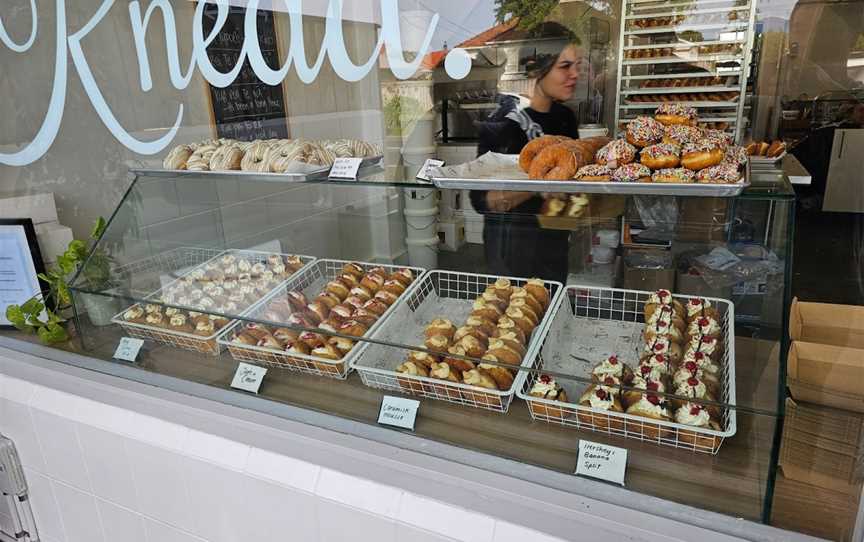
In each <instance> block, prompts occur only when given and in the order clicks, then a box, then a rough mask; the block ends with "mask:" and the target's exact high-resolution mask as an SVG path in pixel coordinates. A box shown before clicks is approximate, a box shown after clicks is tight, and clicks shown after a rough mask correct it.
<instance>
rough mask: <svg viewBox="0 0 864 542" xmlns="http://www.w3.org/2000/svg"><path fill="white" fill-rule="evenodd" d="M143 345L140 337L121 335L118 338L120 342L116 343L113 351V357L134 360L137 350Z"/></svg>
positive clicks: (136, 356)
mask: <svg viewBox="0 0 864 542" xmlns="http://www.w3.org/2000/svg"><path fill="white" fill-rule="evenodd" d="M142 346H144V341H143V340H141V339H130V338H129V337H123V338H122V339H120V344H118V345H117V350H115V351H114V359H121V360H123V361H131V362H134V361H135V359H136V358H138V352H140V351H141V347H142Z"/></svg>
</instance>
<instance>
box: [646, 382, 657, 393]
mask: <svg viewBox="0 0 864 542" xmlns="http://www.w3.org/2000/svg"><path fill="white" fill-rule="evenodd" d="M645 387H646V388H648V389H649V390H651V391H657V390H659V389H660V384H658V383H657V382H653V381H652V382H646V383H645Z"/></svg>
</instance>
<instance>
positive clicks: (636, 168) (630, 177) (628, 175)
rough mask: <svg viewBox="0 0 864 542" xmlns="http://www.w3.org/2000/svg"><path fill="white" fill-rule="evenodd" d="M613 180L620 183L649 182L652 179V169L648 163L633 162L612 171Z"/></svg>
mask: <svg viewBox="0 0 864 542" xmlns="http://www.w3.org/2000/svg"><path fill="white" fill-rule="evenodd" d="M612 180H613V181H615V182H619V183H647V182H650V181H651V170H650V169H648V166H646V165H643V164H639V163H636V162H633V163H632V164H626V165H623V166H621V167H619V168H618V169H616V170H615V171H614V172H613V173H612Z"/></svg>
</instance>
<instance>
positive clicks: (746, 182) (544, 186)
mask: <svg viewBox="0 0 864 542" xmlns="http://www.w3.org/2000/svg"><path fill="white" fill-rule="evenodd" d="M432 183H433V184H434V185H435V186H436V187H438V188H450V189H459V190H516V191H522V192H564V193H569V194H572V193H584V194H621V195H641V196H704V197H714V198H731V197H735V196H738V195H739V194H741V192H743V191H744V189H745V188H747V187H748V186H750V172H749V169H748V168H745V169H744V177H743V178H742V181H741V182H739V183H735V184H703V183H683V184H682V183H616V182H585V181H532V180H529V179H460V178H448V177H433V178H432Z"/></svg>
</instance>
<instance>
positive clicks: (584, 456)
mask: <svg viewBox="0 0 864 542" xmlns="http://www.w3.org/2000/svg"><path fill="white" fill-rule="evenodd" d="M626 471H627V450H625V449H624V448H616V447H615V446H607V445H606V444H598V443H596V442H591V441H589V440H580V441H579V462H578V463H577V464H576V474H579V475H582V476H590V477H591V478H598V479H600V480H606V481H607V482H613V483H615V484H619V485H622V486H623V485H624V474H625V472H626Z"/></svg>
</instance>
